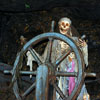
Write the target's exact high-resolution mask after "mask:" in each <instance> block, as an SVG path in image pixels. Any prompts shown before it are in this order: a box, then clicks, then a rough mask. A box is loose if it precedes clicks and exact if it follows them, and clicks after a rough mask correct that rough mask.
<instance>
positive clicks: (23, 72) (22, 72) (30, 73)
mask: <svg viewBox="0 0 100 100" xmlns="http://www.w3.org/2000/svg"><path fill="white" fill-rule="evenodd" d="M20 74H22V75H36V71H20Z"/></svg>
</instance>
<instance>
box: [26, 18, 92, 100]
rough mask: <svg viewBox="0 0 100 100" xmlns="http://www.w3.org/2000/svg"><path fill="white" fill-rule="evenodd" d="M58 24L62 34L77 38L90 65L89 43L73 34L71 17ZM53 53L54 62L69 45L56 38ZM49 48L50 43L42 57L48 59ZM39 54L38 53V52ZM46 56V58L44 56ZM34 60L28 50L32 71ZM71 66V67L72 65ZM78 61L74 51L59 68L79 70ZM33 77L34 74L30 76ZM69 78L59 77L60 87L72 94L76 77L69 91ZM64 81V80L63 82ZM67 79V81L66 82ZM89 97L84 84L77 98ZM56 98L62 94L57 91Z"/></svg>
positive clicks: (67, 93)
mask: <svg viewBox="0 0 100 100" xmlns="http://www.w3.org/2000/svg"><path fill="white" fill-rule="evenodd" d="M58 25H59V31H60V33H61V34H64V35H67V36H68V37H71V38H72V39H73V40H75V42H76V43H77V45H78V46H79V47H80V49H81V51H82V52H83V54H84V61H85V64H86V66H87V65H88V50H87V44H86V42H85V41H82V40H81V39H78V37H73V36H72V35H73V34H72V32H71V27H70V26H71V20H70V19H69V18H66V17H64V18H61V19H60V21H59V22H58ZM52 47H53V48H52V52H53V53H52V54H51V59H52V62H54V61H56V59H57V58H59V57H60V56H61V55H62V53H64V52H65V51H66V50H67V49H68V48H69V45H67V44H66V43H64V42H63V41H60V40H54V41H53V46H52ZM47 50H48V44H47V46H46V48H45V51H44V53H43V55H42V56H41V58H42V59H44V60H45V59H46V55H47ZM37 55H38V54H37ZM43 57H44V58H43ZM32 61H34V58H33V57H32V55H31V53H30V51H28V52H27V65H29V66H30V71H32V66H33V65H32ZM66 62H67V65H68V69H66ZM72 63H73V70H71V67H72ZM70 66H71V67H70ZM75 66H77V62H76V60H75V55H74V53H73V52H72V53H70V55H69V56H68V57H67V58H66V59H65V60H64V61H63V62H62V63H61V64H60V65H59V68H60V70H61V71H68V70H69V72H71V71H75V72H77V67H75ZM30 77H32V75H31V76H30ZM68 80H69V79H68V78H65V77H64V78H62V77H60V78H59V79H58V86H59V88H60V89H61V90H62V91H63V93H64V94H65V95H66V96H68V95H70V94H71V92H72V90H73V89H74V86H75V81H76V79H72V80H73V81H74V85H73V87H71V90H70V91H69V92H68V89H69V85H68ZM62 81H63V82H62ZM66 81H67V82H66ZM85 96H86V98H88V99H86V100H90V99H89V95H88V93H87V91H86V88H85V85H83V87H82V90H81V93H80V94H79V96H78V98H77V100H85V99H84V98H85ZM56 100H62V99H61V98H60V96H59V95H58V94H57V93H56Z"/></svg>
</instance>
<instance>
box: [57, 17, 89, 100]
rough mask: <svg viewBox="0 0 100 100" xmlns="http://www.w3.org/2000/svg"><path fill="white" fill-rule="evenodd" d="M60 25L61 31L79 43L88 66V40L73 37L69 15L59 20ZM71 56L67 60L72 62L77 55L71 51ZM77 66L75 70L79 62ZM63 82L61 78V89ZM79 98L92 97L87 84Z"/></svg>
mask: <svg viewBox="0 0 100 100" xmlns="http://www.w3.org/2000/svg"><path fill="white" fill-rule="evenodd" d="M58 25H59V31H60V33H62V34H64V35H67V36H69V37H71V38H72V39H73V40H74V41H75V42H76V43H77V45H78V46H79V48H80V49H81V51H82V53H83V55H84V62H85V64H86V66H88V46H87V44H86V42H85V41H84V40H83V41H82V39H78V37H73V36H72V35H73V34H72V32H71V27H70V26H71V20H70V19H69V18H67V17H64V18H61V19H60V21H59V22H58ZM61 44H62V48H63V47H64V43H61ZM67 47H68V46H67ZM64 48H65V47H64ZM64 48H63V49H64ZM69 58H70V59H68V60H67V62H70V63H71V62H72V59H75V55H74V54H72V53H71V54H70V55H69ZM74 61H75V60H74ZM75 64H76V63H75ZM75 66H76V68H75V69H74V70H73V71H77V64H76V65H75ZM71 67H72V66H71ZM73 80H74V79H73ZM69 81H70V79H69ZM73 82H75V81H73ZM63 83H64V82H62V81H61V80H59V84H60V85H59V86H60V88H61V89H62V87H61V84H63ZM71 84H72V83H71ZM63 85H64V84H63ZM74 85H75V83H74ZM64 86H65V85H64ZM71 88H72V90H73V87H71ZM72 90H71V91H72ZM70 93H71V92H70ZM69 95H70V94H69ZM84 98H85V99H84ZM57 100H58V99H57ZM77 100H90V97H89V94H88V93H87V90H86V87H85V84H84V85H83V87H82V90H81V92H80V94H79V96H78V98H77Z"/></svg>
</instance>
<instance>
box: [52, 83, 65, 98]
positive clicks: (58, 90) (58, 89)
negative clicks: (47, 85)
mask: <svg viewBox="0 0 100 100" xmlns="http://www.w3.org/2000/svg"><path fill="white" fill-rule="evenodd" d="M53 87H54V88H55V90H56V91H57V92H58V94H59V95H60V97H61V98H62V99H63V100H66V97H65V95H64V94H63V92H62V91H61V89H60V88H59V87H58V86H57V85H56V84H55V83H53Z"/></svg>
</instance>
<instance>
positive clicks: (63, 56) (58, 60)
mask: <svg viewBox="0 0 100 100" xmlns="http://www.w3.org/2000/svg"><path fill="white" fill-rule="evenodd" d="M71 52H72V50H71V49H70V48H69V49H68V51H67V52H65V53H64V54H63V55H62V56H60V58H58V59H57V60H56V62H55V63H56V67H57V66H58V65H59V64H60V63H61V62H62V61H63V60H64V59H65V58H66V57H67V56H68V55H69V54H70V53H71Z"/></svg>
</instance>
